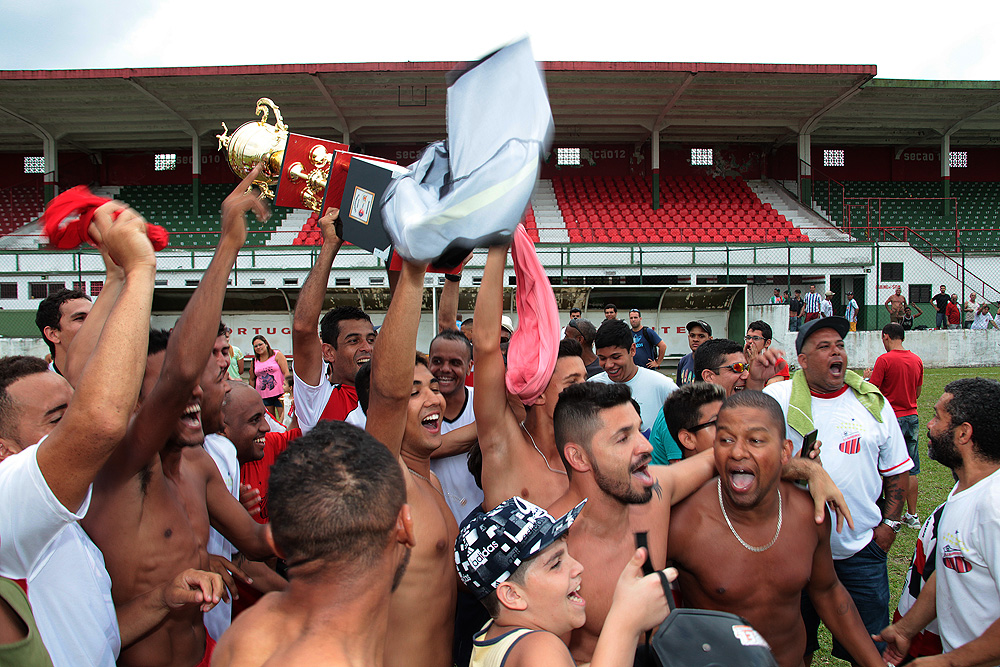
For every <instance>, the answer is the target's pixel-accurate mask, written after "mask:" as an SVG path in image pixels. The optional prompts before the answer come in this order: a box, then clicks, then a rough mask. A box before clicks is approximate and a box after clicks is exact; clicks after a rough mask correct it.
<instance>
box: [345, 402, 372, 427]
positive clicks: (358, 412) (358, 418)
mask: <svg viewBox="0 0 1000 667" xmlns="http://www.w3.org/2000/svg"><path fill="white" fill-rule="evenodd" d="M344 421H345V422H347V423H348V424H350V425H351V426H357V427H358V428H360V429H361V430H362V431H363V430H364V429H365V426H367V425H368V415H366V414H365V411H364V410H362V409H361V404H360V403H358V407H356V408H354V409H353V410H351V411H350V412H348V413H347V419H345V420H344Z"/></svg>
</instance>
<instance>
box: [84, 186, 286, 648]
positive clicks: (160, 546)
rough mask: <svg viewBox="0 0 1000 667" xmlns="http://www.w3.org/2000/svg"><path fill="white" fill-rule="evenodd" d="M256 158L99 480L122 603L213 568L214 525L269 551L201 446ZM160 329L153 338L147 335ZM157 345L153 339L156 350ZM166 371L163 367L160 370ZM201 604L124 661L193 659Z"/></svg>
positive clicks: (101, 519)
mask: <svg viewBox="0 0 1000 667" xmlns="http://www.w3.org/2000/svg"><path fill="white" fill-rule="evenodd" d="M258 172H259V167H257V168H255V169H254V170H253V171H252V172H251V173H250V174H249V175H248V176H247V177H246V178H245V179H244V180H243V182H242V183H240V185H238V186H237V187H236V189H235V190H234V191H233V193H232V194H230V195H229V197H227V198H226V200H225V201H224V202H223V205H222V234H221V237H220V240H219V247H218V249H217V251H216V253H215V256H214V257H213V258H212V261H211V263H210V264H209V266H208V268H207V269H206V271H205V273H204V274H203V276H202V279H201V282H200V284H199V286H198V288H197V289H196V290H195V292H194V294H193V295H192V296H191V299H190V301H189V302H188V305H187V307H186V308H185V309H184V313H183V314H182V315H181V318H180V320H178V322H177V326H176V328H175V329H174V331H173V333H172V334H171V335H170V338H169V342H168V343H167V345H166V351H165V353H164V352H163V351H160V352H155V353H153V354H151V355H149V356H148V358H147V362H146V373H145V377H144V379H143V384H142V389H141V391H140V395H139V398H140V402H139V408H138V411H137V413H136V415H135V417H134V418H133V420H132V422H131V424H130V425H129V429H128V431H127V433H126V435H125V439H124V440H123V441H122V443H121V445H119V447H118V449H117V450H116V451H115V453H114V454H113V455H112V456H111V458H110V459H109V460H108V462H107V463H106V464H105V466H104V468H102V470H101V472H100V473H99V474H98V476H97V478H96V480H95V482H94V497H93V501H92V505H91V511H90V512H89V513H88V514H87V517H86V519H84V521H83V526H84V528H85V529H86V530H87V532H88V533H89V534H90V536H91V538H92V539H93V540H94V542H95V543H96V544H97V546H98V547H99V548H100V549H101V551H102V552H103V553H104V558H105V562H106V565H107V569H108V573H109V574H110V575H111V581H112V582H113V587H112V593H113V597H114V600H115V602H116V603H120V601H125V600H130V599H132V598H134V597H135V596H137V595H142V594H144V593H145V592H147V591H148V590H150V589H153V588H156V587H157V586H160V585H161V584H162V583H163V582H164V579H165V577H168V576H170V575H172V574H174V573H176V572H178V571H181V570H183V569H185V568H191V567H193V568H199V569H206V568H207V567H208V565H209V559H208V553H207V551H206V548H205V547H206V544H207V541H208V529H209V523H210V518H209V516H210V514H211V525H212V526H213V527H215V528H216V529H218V530H219V532H220V533H222V534H223V535H224V536H225V537H226V539H228V540H229V541H230V542H232V543H233V544H234V545H235V546H236V547H237V548H238V549H239V550H240V551H242V552H243V553H245V554H247V555H248V556H250V557H251V558H265V557H267V556H270V555H272V553H273V552H272V551H271V548H270V546H269V545H268V544H267V542H266V538H265V533H266V529H265V527H264V526H262V525H260V524H258V523H257V522H255V521H253V519H252V518H251V517H250V515H249V514H247V512H246V510H245V509H243V507H242V506H241V505H240V504H239V501H237V500H236V499H235V498H233V496H232V495H231V494H230V492H229V489H228V488H226V485H225V483H224V482H223V481H222V476H221V475H220V474H219V471H218V468H217V467H216V466H215V463H214V461H212V458H211V457H210V456H209V455H208V453H207V452H206V451H205V450H204V449H202V448H201V447H200V446H199V445H201V443H202V441H203V440H204V433H203V431H202V423H201V419H200V410H201V401H202V400H203V399H204V400H206V401H212V402H216V401H217V402H218V403H219V404H221V400H222V399H221V398H219V392H220V391H221V392H222V395H223V396H224V392H225V376H226V372H227V369H228V365H229V357H228V349H227V346H226V342H225V335H224V331H220V326H219V322H220V318H221V312H222V301H223V297H224V295H225V291H226V282H227V280H228V278H229V272H230V270H231V269H232V266H233V264H234V263H235V261H236V256H237V253H238V252H239V250H240V248H241V247H242V246H243V243H244V241H245V240H246V234H247V230H246V221H245V215H246V212H247V211H249V210H253V211H254V212H255V213H256V214H257V216H258V217H259V218H264V217H265V216H266V213H267V211H266V208H265V207H264V205H263V204H262V203H261V202H260V200H259V199H258V198H257V197H256V195H255V194H253V193H249V194H248V193H246V190H247V188H248V187H249V186H250V184H251V183H252V182H253V179H254V178H255V177H256V174H257V173H258ZM154 339H160V341H161V342H160V344H161V345H162V336H151V341H154ZM153 349H155V348H153ZM161 371H162V372H161ZM212 643H213V642H211V640H208V643H206V632H205V626H204V623H203V621H202V613H201V611H200V610H199V609H182V610H179V611H177V612H174V613H171V614H170V615H169V616H167V618H166V619H165V620H164V621H163V622H162V623H161V624H159V625H158V626H157V627H156V628H154V629H153V630H152V631H151V632H149V633H148V634H147V635H146V636H145V637H143V638H142V639H141V640H140V641H138V642H136V643H135V644H133V645H132V646H131V647H129V648H127V649H125V650H123V651H122V654H121V656H120V658H119V662H118V664H119V665H143V666H144V667H156V666H158V665H177V666H181V667H184V666H187V667H190V666H192V665H196V664H198V663H199V662H200V661H202V659H203V658H204V657H205V655H206V654H207V653H208V652H209V651H210V650H211V645H212Z"/></svg>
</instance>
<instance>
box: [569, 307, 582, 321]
mask: <svg viewBox="0 0 1000 667" xmlns="http://www.w3.org/2000/svg"><path fill="white" fill-rule="evenodd" d="M581 317H583V311H582V310H580V309H579V308H577V307H576V306H574V307H572V308H570V309H569V319H571V320H578V319H580V318H581Z"/></svg>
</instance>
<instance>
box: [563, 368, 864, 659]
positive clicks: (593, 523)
mask: <svg viewBox="0 0 1000 667" xmlns="http://www.w3.org/2000/svg"><path fill="white" fill-rule="evenodd" d="M640 424H641V421H640V417H639V413H638V411H637V409H636V407H635V403H634V402H633V401H632V399H631V393H630V391H629V389H628V387H627V386H626V385H624V384H620V383H614V384H601V383H594V382H587V383H584V384H580V385H574V386H571V387H569V388H567V389H566V390H565V391H563V393H562V395H561V396H560V397H559V403H558V405H557V406H556V410H555V421H554V427H555V434H556V439H557V442H558V443H559V445H560V453H561V454H562V455H563V458H564V460H565V465H566V470H567V471H568V472H569V489H568V490H567V492H566V493H565V494H563V496H562V497H561V498H559V499H558V500H557V501H556V502H555V503H553V505H552V506H551V507H550V508H549V509H548V511H549V513H550V514H552V515H554V516H562V515H563V514H565V513H566V512H568V511H569V510H570V509H571V508H573V507H575V506H576V505H577V504H578V503H580V501H582V500H583V499H584V498H587V499H588V501H587V505H586V507H585V508H584V510H583V512H582V513H581V514H580V517H579V519H578V520H577V522H576V524H575V525H574V527H573V529H572V530H570V533H569V548H570V551H571V552H572V553H573V554H574V557H575V558H576V559H577V560H579V561H580V563H582V564H583V567H584V570H585V571H586V572H587V576H586V577H585V578H584V582H583V586H582V588H581V589H580V595H581V596H582V597H583V598H584V599H585V600H586V601H587V621H586V623H585V624H584V625H583V627H581V628H579V629H577V630H574V631H573V635H572V637H571V639H570V642H569V646H570V651H571V652H572V653H573V658H574V659H576V661H577V662H588V661H589V660H590V659H591V657H592V656H593V652H594V648H595V646H596V643H597V639H598V637H600V634H601V629H602V628H603V627H604V621H605V618H606V617H607V614H608V610H609V609H610V607H611V602H612V598H613V595H614V590H615V584H616V582H617V581H618V575H619V573H620V572H621V571H622V569H623V568H624V567H625V565H626V564H627V563H628V562H629V560H630V559H631V558H632V555H633V554H634V553H635V539H636V538H635V534H637V533H647V534H648V543H649V558H650V562H651V563H652V565H653V567H654V569H663V568H664V567H665V566H666V553H667V531H668V529H669V526H670V506H671V505H673V504H674V503H677V502H679V501H680V500H681V499H683V498H685V497H686V496H687V495H688V494H690V493H691V492H693V491H694V490H695V489H697V488H698V487H700V486H701V485H702V484H704V483H705V482H707V481H708V480H709V478H710V477H712V475H713V473H714V465H713V460H712V454H711V453H710V452H704V453H702V454H699V455H697V456H694V457H692V458H690V459H685V460H684V461H681V462H679V463H676V464H674V465H672V466H670V467H665V466H650V465H649V461H650V458H651V456H650V455H651V452H652V447H651V446H650V444H649V442H648V441H647V440H646V439H645V438H644V437H643V436H642V433H641V431H640ZM784 472H785V474H786V476H789V477H795V478H802V477H808V478H809V481H810V483H811V486H810V491H811V493H812V494H813V496H814V498H816V502H815V514H816V517H817V519H818V521H817V523H819V522H822V521H823V520H824V519H825V517H826V505H825V503H826V501H827V500H831V501H833V502H834V503H835V504H836V505H837V506H838V507H839V508H841V511H846V505H845V504H844V501H843V496H841V495H840V493H839V492H838V491H837V490H836V488H835V487H833V485H832V483H830V478H829V476H828V475H826V473H824V472H823V471H822V469H821V468H820V466H818V465H816V464H815V463H813V462H810V461H802V460H796V461H792V462H789V464H788V466H786V468H785V471H784ZM636 664H645V663H642V662H637V663H636Z"/></svg>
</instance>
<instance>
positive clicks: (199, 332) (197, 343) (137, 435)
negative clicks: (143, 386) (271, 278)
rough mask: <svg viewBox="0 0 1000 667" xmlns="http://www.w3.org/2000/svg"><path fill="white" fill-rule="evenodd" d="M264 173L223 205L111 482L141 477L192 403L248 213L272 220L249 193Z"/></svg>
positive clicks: (245, 181) (116, 459)
mask: <svg viewBox="0 0 1000 667" xmlns="http://www.w3.org/2000/svg"><path fill="white" fill-rule="evenodd" d="M259 171H260V167H259V165H258V166H257V167H255V168H254V170H253V171H251V172H250V173H249V174H248V175H247V177H246V178H244V179H243V181H242V182H241V183H240V184H239V185H237V186H236V189H235V190H233V191H232V193H230V195H229V196H228V197H226V199H225V201H223V202H222V234H221V235H220V237H219V245H218V247H217V248H216V250H215V255H214V256H213V257H212V261H211V262H210V263H209V265H208V268H207V269H206V270H205V273H204V274H202V277H201V281H200V283H199V284H198V287H197V289H195V291H194V294H192V295H191V299H190V300H189V301H188V303H187V306H186V307H185V308H184V312H183V313H182V314H181V317H180V319H179V320H178V321H177V326H176V327H174V330H173V332H172V333H171V334H170V342H169V343H168V344H167V350H166V356H165V357H164V360H163V370H162V372H161V373H160V378H159V380H157V382H156V384H155V385H154V386H153V389H152V390H151V391H150V393H149V395H148V396H144V397H143V401H142V407H141V408H140V409H139V414H138V415H137V416H136V418H135V419H134V420H133V422H132V425H131V427H130V428H129V436H128V440H127V443H126V445H127V446H125V447H120V448H119V450H118V451H117V452H116V453H115V456H114V458H112V459H111V461H109V465H108V466H107V468H106V470H105V473H102V474H106V475H107V479H108V480H114V479H129V478H131V477H132V476H133V475H135V474H136V473H138V472H139V471H140V470H141V469H142V467H143V466H145V465H146V463H147V462H148V461H149V459H150V457H152V456H153V455H155V454H156V453H158V452H159V451H160V449H162V448H163V445H164V444H165V443H166V441H167V438H168V437H169V436H170V434H171V433H172V432H173V429H174V425H175V424H176V422H177V419H178V418H179V417H180V416H181V414H182V413H183V412H184V409H185V408H186V407H187V405H188V402H189V401H190V400H191V393H192V391H194V388H195V387H196V386H197V385H198V382H199V380H200V379H201V375H202V372H203V371H204V370H205V365H206V364H207V363H208V358H209V356H210V355H211V352H212V345H213V344H214V342H215V339H216V338H217V337H218V333H219V322H220V321H221V320H222V302H223V299H224V298H225V295H226V284H227V283H228V281H229V273H230V271H231V270H232V268H233V265H234V264H235V263H236V256H237V254H238V253H239V251H240V248H242V247H243V243H244V242H245V241H246V238H247V227H246V213H247V211H253V212H254V213H255V214H256V215H257V218H258V219H260V220H264V219H266V218H267V216H268V211H267V208H266V207H265V206H264V203H263V202H261V200H260V199H259V198H258V197H257V195H256V193H254V192H250V193H248V192H247V188H248V187H250V184H251V183H252V182H253V179H254V178H256V176H257V174H258V172H259ZM147 324H148V322H147ZM143 353H145V350H143Z"/></svg>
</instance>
